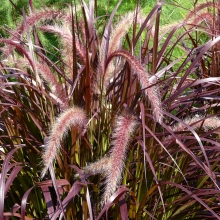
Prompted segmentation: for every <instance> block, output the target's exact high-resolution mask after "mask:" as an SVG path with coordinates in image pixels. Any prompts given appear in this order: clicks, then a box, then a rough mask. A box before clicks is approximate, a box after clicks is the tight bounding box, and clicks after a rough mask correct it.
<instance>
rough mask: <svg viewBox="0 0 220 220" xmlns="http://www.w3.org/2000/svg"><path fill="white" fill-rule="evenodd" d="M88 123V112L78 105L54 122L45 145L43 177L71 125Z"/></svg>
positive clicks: (80, 125)
mask: <svg viewBox="0 0 220 220" xmlns="http://www.w3.org/2000/svg"><path fill="white" fill-rule="evenodd" d="M85 125H86V114H85V112H84V111H83V110H82V109H81V108H78V107H72V108H70V109H68V110H67V111H65V112H63V113H62V114H61V115H60V116H59V117H58V118H57V120H56V122H55V123H54V125H53V127H52V129H51V132H50V136H49V138H48V141H47V143H46V146H45V151H44V153H43V156H42V158H43V164H44V168H43V171H42V173H41V177H44V175H45V173H46V171H47V170H48V168H49V165H50V164H51V163H52V162H53V160H54V158H55V157H56V155H57V153H58V149H59V148H60V142H61V140H62V139H63V137H64V136H65V135H66V133H67V131H68V129H69V128H70V126H79V127H82V126H85Z"/></svg>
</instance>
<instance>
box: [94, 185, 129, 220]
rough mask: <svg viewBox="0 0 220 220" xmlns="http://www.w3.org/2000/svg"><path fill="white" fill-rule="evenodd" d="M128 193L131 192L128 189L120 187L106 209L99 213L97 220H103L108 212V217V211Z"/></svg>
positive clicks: (106, 205)
mask: <svg viewBox="0 0 220 220" xmlns="http://www.w3.org/2000/svg"><path fill="white" fill-rule="evenodd" d="M127 191H129V189H128V188H126V187H120V188H119V189H118V190H117V191H116V192H115V193H114V194H113V195H112V196H111V197H110V199H109V201H108V202H107V203H106V204H105V206H104V208H103V209H102V211H101V212H100V213H99V216H98V217H97V219H96V220H99V219H101V217H102V216H103V215H104V213H105V212H106V215H107V213H108V209H109V208H110V207H111V206H112V205H113V204H114V202H117V201H118V200H119V199H120V198H121V196H123V195H124V194H125V193H126V192H127Z"/></svg>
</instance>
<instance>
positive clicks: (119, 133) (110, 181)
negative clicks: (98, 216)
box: [102, 116, 137, 204]
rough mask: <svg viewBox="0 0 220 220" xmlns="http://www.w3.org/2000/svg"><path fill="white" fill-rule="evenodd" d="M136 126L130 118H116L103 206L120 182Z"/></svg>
mask: <svg viewBox="0 0 220 220" xmlns="http://www.w3.org/2000/svg"><path fill="white" fill-rule="evenodd" d="M136 125H137V122H136V121H135V120H134V119H132V118H130V117H124V116H118V117H117V118H116V125H115V127H114V130H113V135H112V138H113V141H112V143H111V144H112V149H111V153H110V157H111V166H110V168H109V169H108V173H107V177H106V187H105V191H104V195H103V201H102V203H103V204H104V203H106V202H107V201H108V199H109V198H110V196H111V195H112V193H113V192H114V191H115V190H116V187H117V186H118V184H119V183H120V182H121V178H122V173H123V170H124V166H125V160H126V151H127V146H128V143H129V140H130V136H131V134H132V133H133V132H134V129H135V127H136Z"/></svg>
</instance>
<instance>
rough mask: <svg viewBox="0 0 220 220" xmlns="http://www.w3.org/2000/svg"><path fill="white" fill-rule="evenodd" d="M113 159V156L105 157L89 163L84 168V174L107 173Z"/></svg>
mask: <svg viewBox="0 0 220 220" xmlns="http://www.w3.org/2000/svg"><path fill="white" fill-rule="evenodd" d="M111 165H112V159H111V157H107V156H106V157H103V158H101V159H100V160H98V161H96V162H94V163H91V164H89V165H88V166H86V167H84V168H83V171H82V172H83V174H85V175H86V174H92V175H96V174H102V175H104V176H106V175H107V173H108V171H109V169H111Z"/></svg>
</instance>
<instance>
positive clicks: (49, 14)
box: [3, 9, 63, 57]
mask: <svg viewBox="0 0 220 220" xmlns="http://www.w3.org/2000/svg"><path fill="white" fill-rule="evenodd" d="M61 16H63V15H62V13H61V12H60V10H53V9H44V10H40V11H38V12H36V13H32V14H31V15H30V16H28V17H27V18H26V23H27V24H28V26H32V25H34V24H36V23H37V22H39V21H41V20H46V19H53V18H58V17H61ZM26 23H25V22H22V23H21V25H20V26H19V27H18V28H17V29H16V31H15V32H14V33H13V36H12V37H11V38H10V40H20V38H21V34H22V33H23V32H24V31H25V28H26ZM13 48H14V46H13V45H7V46H5V48H3V52H4V55H5V56H6V57H7V56H8V55H9V54H11V52H12V50H13Z"/></svg>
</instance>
